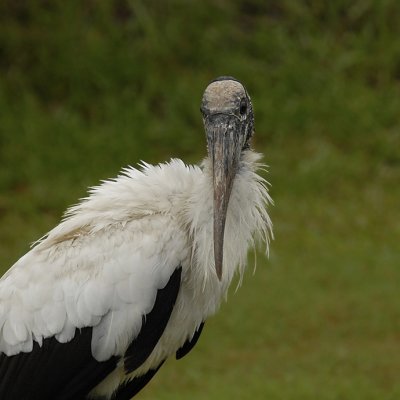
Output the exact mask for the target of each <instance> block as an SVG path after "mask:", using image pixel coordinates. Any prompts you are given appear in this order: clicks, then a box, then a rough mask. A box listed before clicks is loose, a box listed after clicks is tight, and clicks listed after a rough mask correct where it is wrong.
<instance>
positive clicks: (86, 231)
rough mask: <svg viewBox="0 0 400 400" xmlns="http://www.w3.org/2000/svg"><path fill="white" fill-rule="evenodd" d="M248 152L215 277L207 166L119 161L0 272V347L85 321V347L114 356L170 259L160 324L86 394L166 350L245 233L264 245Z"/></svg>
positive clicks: (246, 240)
mask: <svg viewBox="0 0 400 400" xmlns="http://www.w3.org/2000/svg"><path fill="white" fill-rule="evenodd" d="M259 159H260V156H259V155H257V154H255V153H253V152H251V151H246V152H244V154H243V156H242V161H241V165H240V168H239V172H238V173H237V176H236V179H235V182H234V185H233V189H232V195H231V198H230V202H229V208H228V213H227V218H226V228H225V241H224V265H223V275H222V281H221V282H220V281H219V280H218V278H217V276H216V273H215V269H214V260H213V240H212V238H213V235H212V232H213V225H212V224H213V222H212V215H213V212H212V211H213V194H212V178H211V165H210V162H209V161H208V160H205V161H204V162H203V165H202V168H199V167H188V166H186V165H185V164H184V163H183V162H182V161H181V160H171V161H170V162H169V163H166V164H160V165H157V166H152V165H149V164H145V163H143V164H142V170H137V169H134V168H127V169H125V170H123V172H122V174H121V175H120V176H118V177H117V178H116V179H114V180H110V181H105V182H103V183H102V184H101V185H100V186H98V187H95V188H93V189H92V190H91V191H90V195H89V197H88V198H86V199H84V200H83V201H82V202H81V203H79V204H78V205H76V206H74V207H72V208H71V209H69V210H68V212H67V213H66V216H65V218H64V220H63V221H62V222H61V223H60V224H59V225H58V226H57V227H55V228H54V229H53V230H52V231H50V232H49V233H48V234H47V235H46V236H45V237H44V238H42V239H41V240H40V241H39V242H38V243H37V244H36V246H35V247H34V248H33V249H32V250H31V251H30V252H29V253H27V254H26V255H25V256H24V257H22V258H21V259H20V260H19V261H18V262H17V263H16V264H15V265H14V266H13V267H12V268H11V269H10V270H9V271H8V272H7V273H6V275H5V276H4V277H3V278H2V279H1V280H0V309H1V310H3V311H4V312H3V313H1V315H0V352H4V353H5V354H7V355H12V354H17V353H18V352H20V351H30V350H31V349H32V345H33V341H34V340H35V341H37V342H38V343H39V344H40V345H41V344H42V341H43V339H45V338H46V337H50V336H55V337H56V339H57V340H58V341H60V342H62V343H65V342H68V341H70V340H71V339H72V338H73V337H74V335H75V333H76V329H78V328H83V327H87V326H90V327H93V336H92V354H93V356H94V357H95V358H96V359H97V360H99V361H102V360H106V359H108V358H109V357H111V356H112V355H122V354H124V352H125V351H126V349H127V347H128V345H129V343H130V342H131V341H132V340H133V339H134V338H135V337H136V336H137V334H138V333H139V331H140V328H141V326H142V318H143V316H144V315H146V314H147V313H149V312H150V311H151V309H152V308H153V305H154V302H155V298H156V294H157V291H158V290H159V289H161V288H163V287H164V286H165V285H166V284H167V282H168V280H169V278H170V276H171V275H172V273H173V271H174V270H175V269H176V268H177V267H182V283H181V288H180V291H179V295H178V298H177V301H176V305H175V307H174V310H173V312H172V315H171V318H170V321H169V323H168V325H167V328H166V330H165V332H164V334H163V335H162V337H161V339H160V341H159V342H158V344H157V346H156V347H155V349H154V351H153V352H152V354H151V355H150V356H149V358H148V359H147V360H146V361H145V363H144V364H143V365H142V366H141V367H140V368H139V369H138V370H136V371H134V373H133V374H131V375H128V376H125V372H124V371H123V367H122V366H121V367H120V368H119V369H117V370H116V371H114V372H113V374H112V375H111V376H110V377H108V378H107V379H106V380H105V381H104V382H103V383H102V384H100V385H99V386H98V387H97V388H95V389H94V390H93V394H97V395H104V396H106V397H107V396H110V394H111V393H112V391H113V390H114V389H115V387H116V385H117V384H118V383H119V382H120V380H121V379H131V378H132V377H133V376H134V375H140V374H142V373H144V372H146V371H147V370H148V369H149V368H155V367H157V366H158V365H159V363H160V362H161V361H162V360H164V359H165V358H167V357H168V356H170V355H172V354H174V353H175V352H176V350H177V349H178V348H180V347H181V346H182V345H183V344H184V342H185V341H186V340H187V339H190V338H191V337H192V336H193V334H194V332H195V330H196V329H197V328H198V326H199V324H200V323H201V322H202V321H204V320H205V319H206V318H207V317H208V316H209V315H211V314H213V313H215V312H216V311H217V309H218V307H219V305H220V303H221V301H222V300H223V299H224V297H225V296H226V293H227V289H228V287H229V284H230V282H231V280H232V278H233V276H234V274H235V271H239V274H240V276H241V277H242V276H243V272H244V268H245V265H246V257H247V251H248V249H249V247H252V246H254V239H253V237H254V235H256V236H258V237H259V238H260V239H261V240H262V241H264V242H266V244H267V248H268V243H269V240H270V238H271V235H272V225H271V221H270V219H269V216H268V214H267V211H266V208H265V206H266V205H267V204H268V203H270V202H271V199H270V197H269V195H268V191H267V188H266V185H265V181H264V180H263V179H262V178H261V177H260V176H259V175H257V174H256V169H257V168H259V167H260V165H259V164H258V162H259Z"/></svg>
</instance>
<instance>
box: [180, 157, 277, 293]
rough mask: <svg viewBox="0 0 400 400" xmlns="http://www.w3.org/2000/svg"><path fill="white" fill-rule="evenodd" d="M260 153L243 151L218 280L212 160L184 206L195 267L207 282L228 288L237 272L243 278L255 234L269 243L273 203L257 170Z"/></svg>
mask: <svg viewBox="0 0 400 400" xmlns="http://www.w3.org/2000/svg"><path fill="white" fill-rule="evenodd" d="M260 159H261V155H260V154H257V153H254V152H253V151H251V150H245V151H243V152H242V156H241V160H240V164H239V167H238V171H237V173H236V176H235V180H234V183H233V188H232V193H231V196H230V200H229V205H228V211H227V216H226V225H225V234H224V259H223V275H222V280H221V282H219V281H218V278H217V276H216V272H215V264H214V250H213V179H212V165H211V161H210V160H209V159H208V158H206V159H205V160H204V161H203V163H202V169H203V175H202V179H201V180H200V181H199V182H196V184H194V185H193V187H192V191H191V192H190V195H189V197H188V198H187V199H186V204H185V206H184V208H183V209H184V212H185V220H186V223H187V227H188V230H189V232H190V237H191V240H192V260H191V262H192V266H191V267H192V270H193V271H194V273H195V274H196V275H197V276H199V275H201V276H202V277H203V281H204V285H205V286H206V285H208V284H212V285H214V286H218V287H220V289H221V290H223V291H226V290H227V288H228V286H229V284H230V282H231V280H232V278H233V276H234V275H235V272H236V271H238V272H239V276H240V280H241V278H242V276H243V272H244V270H245V267H246V261H247V252H248V249H249V248H250V247H254V244H255V241H254V239H255V237H256V238H257V237H258V238H260V239H261V240H262V241H263V242H265V243H266V247H267V249H268V244H269V240H270V237H271V235H272V224H271V221H270V218H269V216H268V213H267V210H266V206H267V205H268V204H269V203H271V198H270V197H269V194H268V191H267V188H266V182H265V180H264V179H263V178H262V177H261V176H259V175H258V174H257V172H256V171H257V170H258V169H260V168H262V164H260V163H259V161H260Z"/></svg>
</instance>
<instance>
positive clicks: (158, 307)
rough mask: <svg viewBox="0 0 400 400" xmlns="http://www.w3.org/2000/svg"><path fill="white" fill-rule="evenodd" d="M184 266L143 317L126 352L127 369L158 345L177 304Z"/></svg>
mask: <svg viewBox="0 0 400 400" xmlns="http://www.w3.org/2000/svg"><path fill="white" fill-rule="evenodd" d="M181 273H182V267H179V268H177V269H176V270H175V271H174V273H173V274H172V275H171V278H170V279H169V281H168V283H167V284H166V285H165V287H164V288H163V289H160V290H158V292H157V297H156V301H155V303H154V306H153V309H152V310H151V311H150V312H149V313H148V314H146V315H145V316H144V317H143V323H142V329H141V330H140V332H139V334H138V336H137V337H136V338H135V339H134V340H133V342H132V343H131V344H130V345H129V347H128V349H127V351H126V353H125V361H124V366H125V371H126V372H132V371H134V370H135V369H137V368H138V367H140V366H141V365H142V364H143V363H144V362H145V361H146V360H147V357H149V355H150V354H151V352H152V351H153V349H154V347H155V346H156V345H157V343H158V341H159V339H160V337H161V335H162V334H163V333H164V329H165V327H166V326H167V323H168V321H169V317H170V316H171V313H172V310H173V308H174V305H175V301H176V298H177V296H178V292H179V288H180V284H181Z"/></svg>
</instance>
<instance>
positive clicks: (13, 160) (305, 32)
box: [0, 0, 400, 400]
mask: <svg viewBox="0 0 400 400" xmlns="http://www.w3.org/2000/svg"><path fill="white" fill-rule="evenodd" d="M276 4H277V3H276V2H265V1H261V0H260V1H257V0H247V1H244V0H243V1H239V0H237V1H230V2H228V1H216V2H215V1H214V2H211V1H203V2H185V1H177V0H174V1H172V2H168V5H167V4H166V3H163V4H160V2H156V1H148V2H139V1H122V0H121V1H114V2H102V3H101V5H99V4H96V6H95V5H94V3H92V2H89V1H84V2H78V1H72V0H71V1H69V2H63V1H61V0H57V1H53V2H50V3H49V2H43V3H40V6H34V5H26V4H25V5H24V3H19V2H18V3H16V2H11V1H6V2H3V3H2V4H1V5H0V33H1V34H0V243H1V245H0V269H1V271H5V270H6V269H7V268H8V267H9V266H11V265H12V263H13V262H14V261H15V260H16V259H18V257H20V256H21V255H23V254H24V252H26V251H27V250H28V249H29V243H30V242H32V241H34V240H36V239H37V238H39V237H40V236H41V235H42V234H44V233H45V232H46V231H47V230H49V229H50V228H51V227H52V226H54V225H55V224H56V223H57V222H58V221H59V219H60V216H61V214H62V212H63V210H64V209H65V208H66V207H67V206H68V205H70V204H72V203H74V202H75V201H76V200H77V199H78V198H79V197H82V196H84V195H85V192H86V187H87V186H89V185H94V184H97V183H98V181H99V180H100V179H103V178H107V177H112V176H114V175H115V174H116V173H117V172H118V170H119V169H120V168H121V167H122V166H125V165H127V164H135V163H137V162H138V161H139V160H141V159H144V160H146V161H149V162H160V161H163V160H165V159H168V158H169V157H171V156H174V157H181V158H183V159H184V160H185V161H187V162H196V161H199V160H200V159H201V158H202V157H203V156H204V155H205V140H204V137H203V133H202V132H203V128H202V124H201V118H200V114H199V112H198V108H199V103H200V98H201V95H202V90H203V89H204V87H205V85H206V83H207V82H208V81H209V80H210V79H212V78H214V77H215V76H218V75H221V74H230V75H234V76H237V77H238V78H239V79H241V80H242V81H243V82H244V83H245V84H246V86H247V87H248V90H249V92H250V94H251V96H252V99H253V103H254V106H255V112H256V136H255V141H254V147H255V148H256V149H257V150H258V151H261V152H263V153H265V154H266V161H267V163H268V164H269V165H270V173H269V175H268V179H269V180H270V181H271V183H272V189H271V193H272V196H273V198H274V200H275V206H274V207H273V208H272V209H271V214H272V218H273V222H274V225H275V234H276V240H275V241H274V242H273V243H272V248H271V257H270V260H269V261H267V260H266V259H265V258H264V257H263V255H262V254H258V256H257V271H256V273H255V275H254V276H253V275H252V273H251V271H249V273H248V274H247V277H246V279H245V281H244V285H243V287H242V288H241V289H240V290H239V291H238V292H237V293H234V291H232V293H231V294H230V296H229V301H228V303H227V304H226V305H224V307H223V308H222V310H221V312H220V313H219V314H218V315H217V316H216V317H215V318H213V319H211V320H210V321H208V322H207V324H206V329H205V331H204V333H203V335H202V337H201V340H200V342H199V344H198V346H197V347H196V348H195V350H194V351H193V352H192V353H191V354H190V355H189V356H188V357H186V358H185V359H184V360H182V361H180V362H176V361H173V360H171V361H170V362H168V363H167V365H166V366H165V367H163V369H162V370H161V371H160V372H159V373H158V375H157V377H156V378H155V379H154V380H153V381H152V383H151V384H150V385H149V386H148V388H146V389H145V390H144V391H143V393H142V394H141V396H140V398H142V399H151V398H157V399H161V400H162V399H186V398H192V399H204V398H210V399H264V398H266V399H272V400H274V399H277V400H278V399H284V400H286V399H293V400H298V399H300V400H301V399H315V398H317V399H326V400H330V399H335V400H336V399H338V400H341V399H351V400H353V399H360V400H361V399H379V400H381V399H384V400H386V399H387V400H389V399H393V400H394V399H397V398H399V396H400V384H399V383H398V375H399V373H400V350H399V340H400V336H399V335H400V333H399V332H400V299H399V295H398V289H399V282H400V268H399V265H400V253H399V251H398V246H399V244H398V242H399V238H400V222H399V211H398V208H399V207H398V203H399V198H400V188H399V184H398V182H399V179H400V156H399V154H400V152H399V148H400V134H399V132H400V122H399V121H400V118H399V112H398V110H399V109H400V81H399V79H400V41H399V39H398V38H399V37H400V28H399V25H398V21H397V18H396V16H397V15H399V12H400V10H399V8H400V5H399V4H400V3H398V2H396V1H394V0H386V1H379V2H378V1H356V2H353V3H352V4H351V5H349V3H348V2H345V1H342V0H338V1H335V2H330V3H329V5H328V4H327V3H326V2H322V1H317V0H313V1H309V2H295V1H289V0H285V1H282V2H279V5H276ZM253 263H254V262H253V258H251V261H250V265H253Z"/></svg>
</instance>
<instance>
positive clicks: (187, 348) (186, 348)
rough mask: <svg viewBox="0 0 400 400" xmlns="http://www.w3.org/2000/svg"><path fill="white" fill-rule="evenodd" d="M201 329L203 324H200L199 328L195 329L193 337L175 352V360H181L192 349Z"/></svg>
mask: <svg viewBox="0 0 400 400" xmlns="http://www.w3.org/2000/svg"><path fill="white" fill-rule="evenodd" d="M203 327H204V322H202V323H201V324H200V326H199V327H198V328H197V330H196V332H195V333H194V335H193V337H192V338H191V339H190V340H187V341H186V342H185V343H184V345H183V346H182V347H181V348H180V349H178V351H177V352H176V359H177V360H180V359H181V358H183V357H185V356H186V354H188V353H189V352H190V351H191V350H192V349H193V347H194V346H196V343H197V341H198V340H199V337H200V335H201V332H202V331H203Z"/></svg>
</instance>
